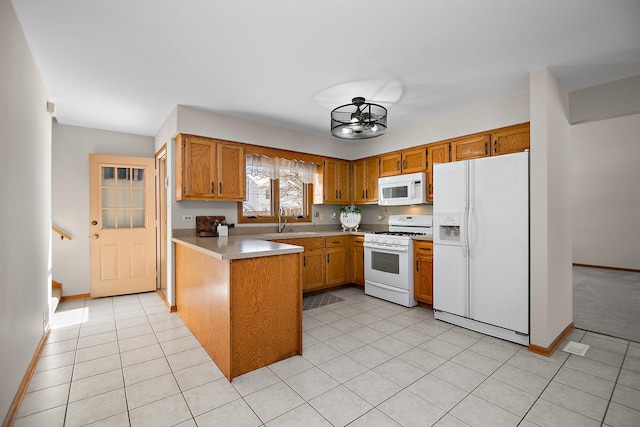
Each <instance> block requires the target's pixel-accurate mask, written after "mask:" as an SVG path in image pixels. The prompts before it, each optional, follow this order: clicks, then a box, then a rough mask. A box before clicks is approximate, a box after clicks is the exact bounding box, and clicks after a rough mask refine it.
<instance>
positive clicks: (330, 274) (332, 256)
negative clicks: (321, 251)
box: [325, 246, 347, 286]
mask: <svg viewBox="0 0 640 427" xmlns="http://www.w3.org/2000/svg"><path fill="white" fill-rule="evenodd" d="M346 255H347V254H346V251H345V247H344V246H339V247H333V248H327V249H326V257H327V276H326V281H325V283H326V286H334V285H341V284H343V283H345V282H346V267H347V265H346Z"/></svg>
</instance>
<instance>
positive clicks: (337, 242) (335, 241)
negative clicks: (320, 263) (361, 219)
mask: <svg viewBox="0 0 640 427" xmlns="http://www.w3.org/2000/svg"><path fill="white" fill-rule="evenodd" d="M331 243H342V242H340V241H339V240H338V241H337V242H336V241H333V242H331Z"/></svg>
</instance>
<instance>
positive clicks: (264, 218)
mask: <svg viewBox="0 0 640 427" xmlns="http://www.w3.org/2000/svg"><path fill="white" fill-rule="evenodd" d="M315 171H316V165H315V164H314V163H310V162H303V161H300V160H295V159H282V158H271V157H266V156H260V155H255V154H250V155H247V156H246V170H245V174H246V198H245V200H244V202H242V203H239V204H238V222H239V223H251V222H260V223H265V222H277V221H278V215H277V213H278V210H279V209H281V208H282V210H283V218H289V219H292V220H294V221H300V222H308V221H311V218H310V215H309V213H310V212H311V195H312V194H313V192H312V190H311V185H312V183H313V179H314V175H315Z"/></svg>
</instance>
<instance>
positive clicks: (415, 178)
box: [378, 172, 427, 206]
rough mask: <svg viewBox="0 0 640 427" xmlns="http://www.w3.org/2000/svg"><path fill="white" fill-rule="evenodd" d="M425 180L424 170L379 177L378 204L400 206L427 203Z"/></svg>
mask: <svg viewBox="0 0 640 427" xmlns="http://www.w3.org/2000/svg"><path fill="white" fill-rule="evenodd" d="M426 182H427V176H426V174H425V173H424V172H419V173H410V174H406V175H396V176H386V177H383V178H379V179H378V204H379V205H384V206H402V205H417V204H420V203H427V193H426V191H425V189H426Z"/></svg>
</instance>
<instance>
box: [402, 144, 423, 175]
mask: <svg viewBox="0 0 640 427" xmlns="http://www.w3.org/2000/svg"><path fill="white" fill-rule="evenodd" d="M426 170H427V150H426V149H425V148H424V147H420V148H414V149H411V150H405V151H403V152H402V173H415V172H424V171H426Z"/></svg>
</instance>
